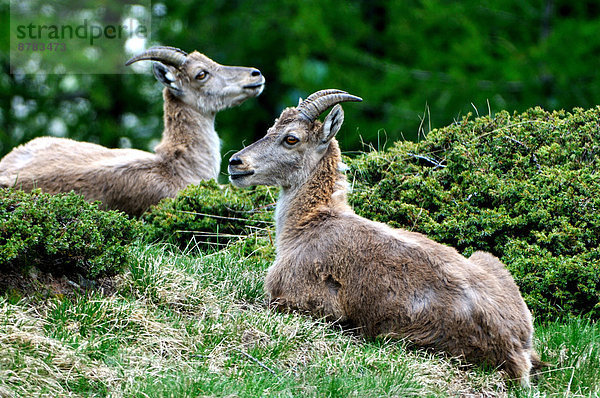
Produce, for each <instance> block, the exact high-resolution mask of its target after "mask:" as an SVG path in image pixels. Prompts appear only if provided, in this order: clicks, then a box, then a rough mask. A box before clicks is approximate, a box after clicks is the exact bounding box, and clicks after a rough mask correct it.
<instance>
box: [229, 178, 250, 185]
mask: <svg viewBox="0 0 600 398" xmlns="http://www.w3.org/2000/svg"><path fill="white" fill-rule="evenodd" d="M247 180H248V177H242V178H235V179H233V178H231V177H229V182H230V183H231V184H232V185H233V186H235V187H238V188H247V187H249V186H252V184H248V182H247Z"/></svg>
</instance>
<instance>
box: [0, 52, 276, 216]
mask: <svg viewBox="0 0 600 398" xmlns="http://www.w3.org/2000/svg"><path fill="white" fill-rule="evenodd" d="M140 60H153V61H157V62H155V63H154V65H153V72H154V76H155V77H156V78H157V79H158V81H160V82H161V83H162V84H163V85H164V86H165V88H164V91H163V97H164V101H165V102H164V132H163V137H162V141H161V143H160V144H159V145H158V146H157V147H156V149H155V153H149V152H144V151H140V150H135V149H108V148H105V147H103V146H100V145H96V144H91V143H86V142H77V141H73V140H70V139H66V138H54V137H40V138H36V139H34V140H32V141H30V142H28V143H27V144H24V145H21V146H19V147H17V148H15V149H13V150H12V151H11V152H10V153H9V154H8V155H6V156H5V157H4V158H3V159H2V160H1V161H0V186H4V187H11V186H15V187H17V188H21V189H23V190H26V191H30V190H32V189H33V188H36V187H38V188H41V189H42V190H43V191H44V192H47V193H58V192H69V191H75V192H76V193H81V194H83V196H84V197H85V198H86V199H87V200H89V201H92V200H100V201H101V202H102V206H103V207H104V208H106V209H118V210H122V211H125V212H127V213H129V214H132V215H140V214H141V213H143V212H144V211H145V210H146V209H147V208H148V207H149V206H151V205H153V204H156V203H158V202H159V201H160V200H161V199H162V198H165V197H173V196H175V195H176V194H177V192H178V191H179V190H181V189H183V188H185V187H186V186H187V185H189V184H197V183H199V182H200V181H201V180H208V179H213V178H217V176H218V173H219V169H220V167H221V154H220V148H221V145H220V141H219V136H218V135H217V133H216V131H215V127H214V124H215V116H216V114H217V112H219V111H221V110H223V109H227V108H230V107H233V106H236V105H239V104H241V103H242V102H244V101H245V100H246V99H248V98H251V97H256V96H258V95H259V94H260V93H261V92H262V90H263V87H264V83H265V79H264V77H263V76H262V75H261V73H260V71H259V70H258V69H255V68H246V67H232V66H223V65H220V64H218V63H216V62H214V61H212V60H211V59H209V58H208V57H206V56H205V55H203V54H200V53H198V52H196V51H194V52H193V53H191V54H189V55H188V54H186V53H185V52H183V51H182V50H179V49H176V48H172V47H153V48H150V49H148V50H147V51H145V52H143V53H142V54H139V55H137V56H135V57H133V58H132V59H130V60H129V61H128V62H127V65H129V64H131V63H133V62H137V61H140Z"/></svg>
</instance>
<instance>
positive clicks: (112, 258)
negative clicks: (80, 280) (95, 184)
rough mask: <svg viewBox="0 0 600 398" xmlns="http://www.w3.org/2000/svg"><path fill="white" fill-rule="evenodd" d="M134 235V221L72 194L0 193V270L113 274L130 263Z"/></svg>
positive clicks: (14, 191)
mask: <svg viewBox="0 0 600 398" xmlns="http://www.w3.org/2000/svg"><path fill="white" fill-rule="evenodd" d="M138 233H139V227H138V223H137V221H132V220H130V219H128V218H127V217H126V216H125V215H124V214H123V213H119V212H115V211H101V210H98V207H97V205H96V204H90V203H88V202H86V201H85V200H84V199H83V197H81V196H79V195H75V194H73V193H70V194H61V195H48V194H43V193H40V192H39V191H34V192H33V193H31V194H29V193H25V192H23V191H19V190H12V189H3V190H0V272H2V271H15V270H16V271H20V272H25V271H27V270H28V269H30V267H36V268H38V269H40V270H42V271H46V272H51V273H54V274H57V275H62V274H68V275H72V274H80V275H82V276H83V277H85V278H97V277H100V276H106V275H114V274H116V273H118V272H120V271H121V270H122V269H123V267H124V266H125V265H127V264H128V262H129V261H130V259H131V258H130V248H129V245H130V243H131V242H132V241H133V240H134V239H135V237H136V235H137V234H138Z"/></svg>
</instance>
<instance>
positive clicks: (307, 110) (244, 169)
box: [229, 90, 362, 188]
mask: <svg viewBox="0 0 600 398" xmlns="http://www.w3.org/2000/svg"><path fill="white" fill-rule="evenodd" d="M345 101H362V99H361V98H360V97H356V96H354V95H351V94H348V93H347V92H345V91H341V90H321V91H317V92H316V93H314V94H311V95H310V96H309V97H308V98H307V99H306V100H304V101H302V100H301V101H300V103H299V104H298V106H297V107H296V108H287V109H285V110H284V111H283V112H282V113H281V115H280V117H279V118H278V119H277V120H275V124H274V125H273V127H271V128H270V129H269V130H268V131H267V134H266V135H265V136H264V137H263V138H261V139H260V140H258V141H256V142H255V143H253V144H252V145H250V146H248V147H246V148H244V149H243V150H241V151H239V152H237V153H236V154H234V155H233V156H232V157H231V159H230V160H229V179H230V181H231V182H232V183H233V184H234V185H237V186H240V187H246V186H251V185H279V186H282V187H284V188H286V187H291V186H297V185H298V184H301V183H302V182H304V181H305V180H306V178H307V176H309V175H310V173H311V171H312V170H313V169H314V168H315V166H316V165H317V163H318V162H319V160H320V159H321V158H322V157H323V155H324V154H325V152H326V151H327V149H328V148H329V145H330V143H331V142H332V140H333V138H334V137H335V135H336V133H337V132H338V131H339V129H340V127H341V126H342V123H343V122H344V111H343V110H342V107H341V106H340V105H338V104H339V103H340V102H345ZM333 105H335V106H334V107H333V110H332V111H331V112H330V113H329V115H327V117H326V118H325V121H324V122H323V123H321V122H320V121H319V120H317V118H318V117H319V115H320V114H321V113H323V112H324V111H325V110H327V109H328V108H330V107H331V106H333Z"/></svg>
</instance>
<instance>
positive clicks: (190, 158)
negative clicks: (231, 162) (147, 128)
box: [155, 88, 221, 183]
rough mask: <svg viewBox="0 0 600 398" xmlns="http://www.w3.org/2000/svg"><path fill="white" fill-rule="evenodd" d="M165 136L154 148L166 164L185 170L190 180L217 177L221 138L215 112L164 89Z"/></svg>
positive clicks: (187, 178)
mask: <svg viewBox="0 0 600 398" xmlns="http://www.w3.org/2000/svg"><path fill="white" fill-rule="evenodd" d="M163 96H164V100H165V101H164V120H165V129H164V132H163V137H162V140H161V142H160V144H158V146H157V147H156V149H155V152H156V154H157V155H158V156H159V157H160V158H161V159H162V160H163V161H164V162H165V164H169V165H173V166H175V167H180V169H181V171H182V172H183V171H184V170H185V172H184V173H185V178H184V179H185V180H188V181H187V182H188V183H198V182H200V180H204V179H211V178H215V179H216V178H217V177H218V175H219V170H220V168H221V142H220V140H219V136H218V134H217V132H216V131H215V115H216V114H215V113H214V112H209V113H202V112H199V111H198V110H196V109H194V108H192V107H191V106H189V105H187V104H186V103H184V102H183V101H181V100H180V99H179V98H177V97H175V96H174V95H173V94H172V93H171V92H170V91H169V90H168V89H166V88H165V89H164V92H163Z"/></svg>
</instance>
